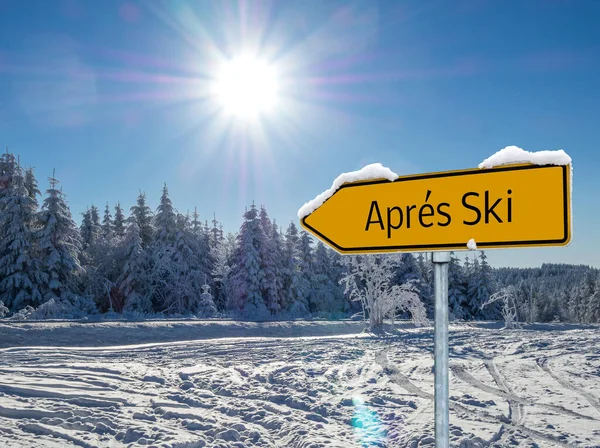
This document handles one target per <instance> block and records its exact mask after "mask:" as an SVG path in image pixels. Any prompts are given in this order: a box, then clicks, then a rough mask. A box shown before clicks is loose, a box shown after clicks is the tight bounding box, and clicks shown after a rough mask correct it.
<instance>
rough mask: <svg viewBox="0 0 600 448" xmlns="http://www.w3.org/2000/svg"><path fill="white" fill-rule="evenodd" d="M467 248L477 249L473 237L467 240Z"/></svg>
mask: <svg viewBox="0 0 600 448" xmlns="http://www.w3.org/2000/svg"><path fill="white" fill-rule="evenodd" d="M467 248H468V249H469V250H477V243H476V242H475V240H474V239H473V238H471V239H470V240H469V241H468V242H467Z"/></svg>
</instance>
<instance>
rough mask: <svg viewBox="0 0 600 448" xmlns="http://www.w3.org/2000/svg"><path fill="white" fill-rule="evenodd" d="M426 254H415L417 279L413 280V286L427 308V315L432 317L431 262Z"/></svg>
mask: <svg viewBox="0 0 600 448" xmlns="http://www.w3.org/2000/svg"><path fill="white" fill-rule="evenodd" d="M430 258H431V257H428V256H427V255H426V254H425V255H424V254H423V253H419V255H418V256H417V260H416V261H417V263H416V264H417V270H418V273H419V277H418V279H416V280H414V281H413V285H414V287H415V288H416V289H417V290H418V291H419V297H420V298H421V301H422V302H423V304H424V305H425V309H426V310H427V317H430V318H432V317H433V310H434V307H435V302H434V291H433V262H432V260H431V259H430Z"/></svg>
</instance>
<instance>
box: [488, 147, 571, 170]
mask: <svg viewBox="0 0 600 448" xmlns="http://www.w3.org/2000/svg"><path fill="white" fill-rule="evenodd" d="M512 163H532V164H534V165H568V164H570V163H571V157H569V155H568V154H567V153H566V152H565V151H563V150H562V149H559V150H556V151H537V152H530V151H525V150H524V149H522V148H519V147H518V146H507V147H506V148H504V149H501V150H500V151H498V152H497V153H495V154H494V155H492V156H490V157H488V158H487V159H485V160H484V161H483V162H481V163H480V164H479V168H480V169H486V168H494V167H496V166H501V165H510V164H512Z"/></svg>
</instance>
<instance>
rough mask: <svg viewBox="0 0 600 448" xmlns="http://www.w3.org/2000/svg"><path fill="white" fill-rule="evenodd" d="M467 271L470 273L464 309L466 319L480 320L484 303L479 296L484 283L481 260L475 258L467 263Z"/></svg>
mask: <svg viewBox="0 0 600 448" xmlns="http://www.w3.org/2000/svg"><path fill="white" fill-rule="evenodd" d="M465 271H466V272H467V273H468V274H467V275H468V277H467V304H466V307H464V311H465V318H466V319H479V316H480V315H481V313H480V311H479V309H480V308H481V305H482V304H483V302H482V301H481V297H480V295H479V290H480V288H481V285H482V283H483V281H482V278H481V274H480V270H479V260H478V259H477V258H475V257H473V260H472V261H470V260H468V259H467V260H466V261H465Z"/></svg>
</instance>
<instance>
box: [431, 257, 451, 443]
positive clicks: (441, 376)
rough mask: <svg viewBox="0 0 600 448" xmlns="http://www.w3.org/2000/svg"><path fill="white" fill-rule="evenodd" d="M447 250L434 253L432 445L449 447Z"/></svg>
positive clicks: (448, 259) (448, 258)
mask: <svg viewBox="0 0 600 448" xmlns="http://www.w3.org/2000/svg"><path fill="white" fill-rule="evenodd" d="M449 262H450V252H434V253H433V264H434V268H435V354H434V356H435V357H434V368H435V446H436V448H448V446H449V436H448V433H449V412H450V411H449V390H448V389H449V387H448V263H449Z"/></svg>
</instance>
